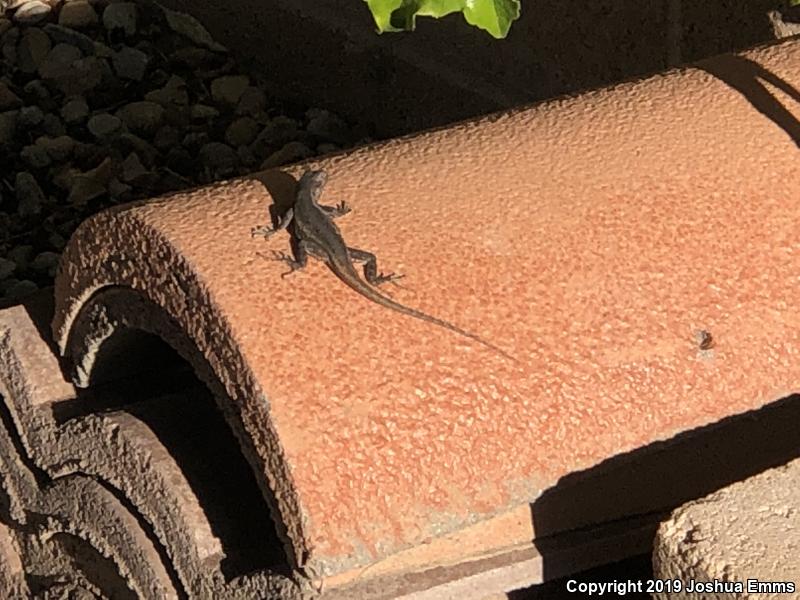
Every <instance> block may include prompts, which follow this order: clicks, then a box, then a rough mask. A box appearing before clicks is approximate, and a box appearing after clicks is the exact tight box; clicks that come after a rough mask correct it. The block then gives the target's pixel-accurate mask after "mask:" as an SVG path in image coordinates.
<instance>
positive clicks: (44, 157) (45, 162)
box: [19, 144, 52, 169]
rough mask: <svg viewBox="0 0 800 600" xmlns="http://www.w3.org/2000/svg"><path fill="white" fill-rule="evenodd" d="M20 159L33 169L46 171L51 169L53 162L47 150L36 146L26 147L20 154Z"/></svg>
mask: <svg viewBox="0 0 800 600" xmlns="http://www.w3.org/2000/svg"><path fill="white" fill-rule="evenodd" d="M19 157H20V158H21V159H22V162H24V163H25V164H26V165H28V166H29V167H30V168H32V169H44V168H45V167H49V166H50V164H51V162H52V160H51V159H50V155H48V154H47V150H45V149H44V148H42V147H41V146H37V145H35V144H29V145H27V146H25V147H24V148H23V149H22V150H21V151H20V153H19Z"/></svg>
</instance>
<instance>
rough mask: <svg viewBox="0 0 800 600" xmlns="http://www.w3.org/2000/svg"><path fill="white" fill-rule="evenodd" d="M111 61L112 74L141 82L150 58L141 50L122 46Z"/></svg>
mask: <svg viewBox="0 0 800 600" xmlns="http://www.w3.org/2000/svg"><path fill="white" fill-rule="evenodd" d="M112 6H113V4H112ZM111 60H112V65H113V66H114V72H116V74H117V75H119V77H120V78H122V79H130V80H132V81H141V80H142V79H143V78H144V74H145V73H146V72H147V64H148V62H149V61H150V57H148V56H147V54H145V53H144V52H142V51H141V50H137V49H136V48H131V47H129V46H123V47H122V49H121V50H119V51H118V52H115V53H114V56H113V57H112V59H111Z"/></svg>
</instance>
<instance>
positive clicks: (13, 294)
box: [6, 279, 39, 299]
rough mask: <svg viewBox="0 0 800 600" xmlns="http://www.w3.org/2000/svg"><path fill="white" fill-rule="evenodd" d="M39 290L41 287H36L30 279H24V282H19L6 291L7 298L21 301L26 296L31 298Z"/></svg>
mask: <svg viewBox="0 0 800 600" xmlns="http://www.w3.org/2000/svg"><path fill="white" fill-rule="evenodd" d="M38 289H39V286H38V285H36V284H35V283H34V282H33V281H31V280H30V279H23V280H22V281H18V282H17V283H15V284H14V285H12V286H11V287H9V288H8V289H7V290H6V298H13V299H19V298H24V297H26V296H30V295H31V294H33V293H34V292H36V291H37V290H38Z"/></svg>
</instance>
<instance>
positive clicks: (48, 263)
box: [30, 251, 61, 277]
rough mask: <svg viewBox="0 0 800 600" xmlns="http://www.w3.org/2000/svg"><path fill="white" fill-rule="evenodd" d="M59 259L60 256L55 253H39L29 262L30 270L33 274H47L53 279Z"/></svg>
mask: <svg viewBox="0 0 800 600" xmlns="http://www.w3.org/2000/svg"><path fill="white" fill-rule="evenodd" d="M60 259H61V255H60V254H58V253H57V252H50V251H45V252H40V253H39V254H37V255H36V256H35V257H34V259H33V260H32V261H31V264H30V269H31V271H33V272H34V273H39V274H47V275H49V276H50V277H53V276H54V275H55V271H56V268H57V267H58V261H59V260H60Z"/></svg>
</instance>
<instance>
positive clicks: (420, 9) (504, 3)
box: [364, 0, 800, 39]
mask: <svg viewBox="0 0 800 600" xmlns="http://www.w3.org/2000/svg"><path fill="white" fill-rule="evenodd" d="M796 1H797V2H800V0H796ZM364 2H366V3H367V5H368V6H369V9H370V11H372V17H373V18H374V19H375V24H376V25H377V26H378V32H379V33H383V32H385V31H413V30H414V26H415V25H416V19H417V17H434V18H436V19H439V18H441V17H444V16H445V15H449V14H450V13H454V12H460V13H463V14H464V19H465V20H466V21H467V23H469V24H470V25H474V26H475V27H479V28H480V29H483V30H484V31H487V32H488V33H489V34H490V35H492V36H493V37H495V38H498V39H499V38H504V37H506V35H507V34H508V30H509V28H510V27H511V23H512V22H513V21H515V20H516V19H517V18H518V17H519V10H520V5H519V0H364Z"/></svg>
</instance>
